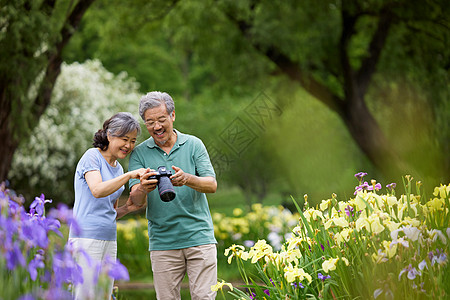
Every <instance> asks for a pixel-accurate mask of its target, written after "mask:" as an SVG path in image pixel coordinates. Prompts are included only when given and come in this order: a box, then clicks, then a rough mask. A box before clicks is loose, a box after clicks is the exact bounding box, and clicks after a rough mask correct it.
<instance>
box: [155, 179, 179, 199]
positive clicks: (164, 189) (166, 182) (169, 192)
mask: <svg viewBox="0 0 450 300" xmlns="http://www.w3.org/2000/svg"><path fill="white" fill-rule="evenodd" d="M158 192H159V197H160V198H161V200H162V201H164V202H169V201H172V200H173V199H174V198H175V190H174V188H173V185H172V182H171V181H170V178H169V177H167V176H161V177H160V178H159V181H158Z"/></svg>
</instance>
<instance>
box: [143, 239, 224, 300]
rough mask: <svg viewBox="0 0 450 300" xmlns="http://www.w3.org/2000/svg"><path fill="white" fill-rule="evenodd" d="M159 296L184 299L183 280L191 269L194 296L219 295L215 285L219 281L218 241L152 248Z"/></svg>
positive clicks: (201, 299)
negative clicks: (167, 247) (174, 247)
mask: <svg viewBox="0 0 450 300" xmlns="http://www.w3.org/2000/svg"><path fill="white" fill-rule="evenodd" d="M150 260H151V263H152V271H153V282H154V284H155V290H156V297H157V298H158V299H160V300H180V299H181V297H180V287H181V281H182V280H183V278H184V276H185V274H186V273H187V275H188V278H189V290H190V293H191V299H192V300H209V299H215V298H216V292H212V291H211V286H212V285H216V284H217V247H216V245H215V244H209V245H202V246H196V247H190V248H185V249H177V250H164V251H150Z"/></svg>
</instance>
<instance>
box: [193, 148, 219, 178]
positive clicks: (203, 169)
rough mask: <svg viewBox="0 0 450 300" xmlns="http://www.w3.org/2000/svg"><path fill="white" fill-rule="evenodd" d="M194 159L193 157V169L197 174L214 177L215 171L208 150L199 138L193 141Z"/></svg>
mask: <svg viewBox="0 0 450 300" xmlns="http://www.w3.org/2000/svg"><path fill="white" fill-rule="evenodd" d="M194 159H195V171H196V173H197V175H198V176H200V177H209V176H212V177H216V173H215V172H214V168H213V166H212V164H211V160H210V158H209V154H208V151H207V150H206V147H205V145H204V144H203V142H202V141H201V140H200V139H197V140H196V143H195V153H194Z"/></svg>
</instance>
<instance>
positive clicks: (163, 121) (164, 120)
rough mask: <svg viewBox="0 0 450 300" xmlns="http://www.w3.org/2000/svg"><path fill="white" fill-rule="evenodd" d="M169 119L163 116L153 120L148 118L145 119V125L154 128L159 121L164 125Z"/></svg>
mask: <svg viewBox="0 0 450 300" xmlns="http://www.w3.org/2000/svg"><path fill="white" fill-rule="evenodd" d="M166 121H167V117H162V118H159V119H158V120H157V121H153V120H147V121H145V123H144V124H145V126H147V128H153V127H155V126H156V123H158V124H159V125H160V126H163V124H164V123H166Z"/></svg>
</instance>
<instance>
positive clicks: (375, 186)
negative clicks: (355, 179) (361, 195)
mask: <svg viewBox="0 0 450 300" xmlns="http://www.w3.org/2000/svg"><path fill="white" fill-rule="evenodd" d="M367 189H368V190H369V191H373V190H376V191H379V190H381V183H377V184H375V185H374V186H372V185H371V186H369V187H368V188H367Z"/></svg>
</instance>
